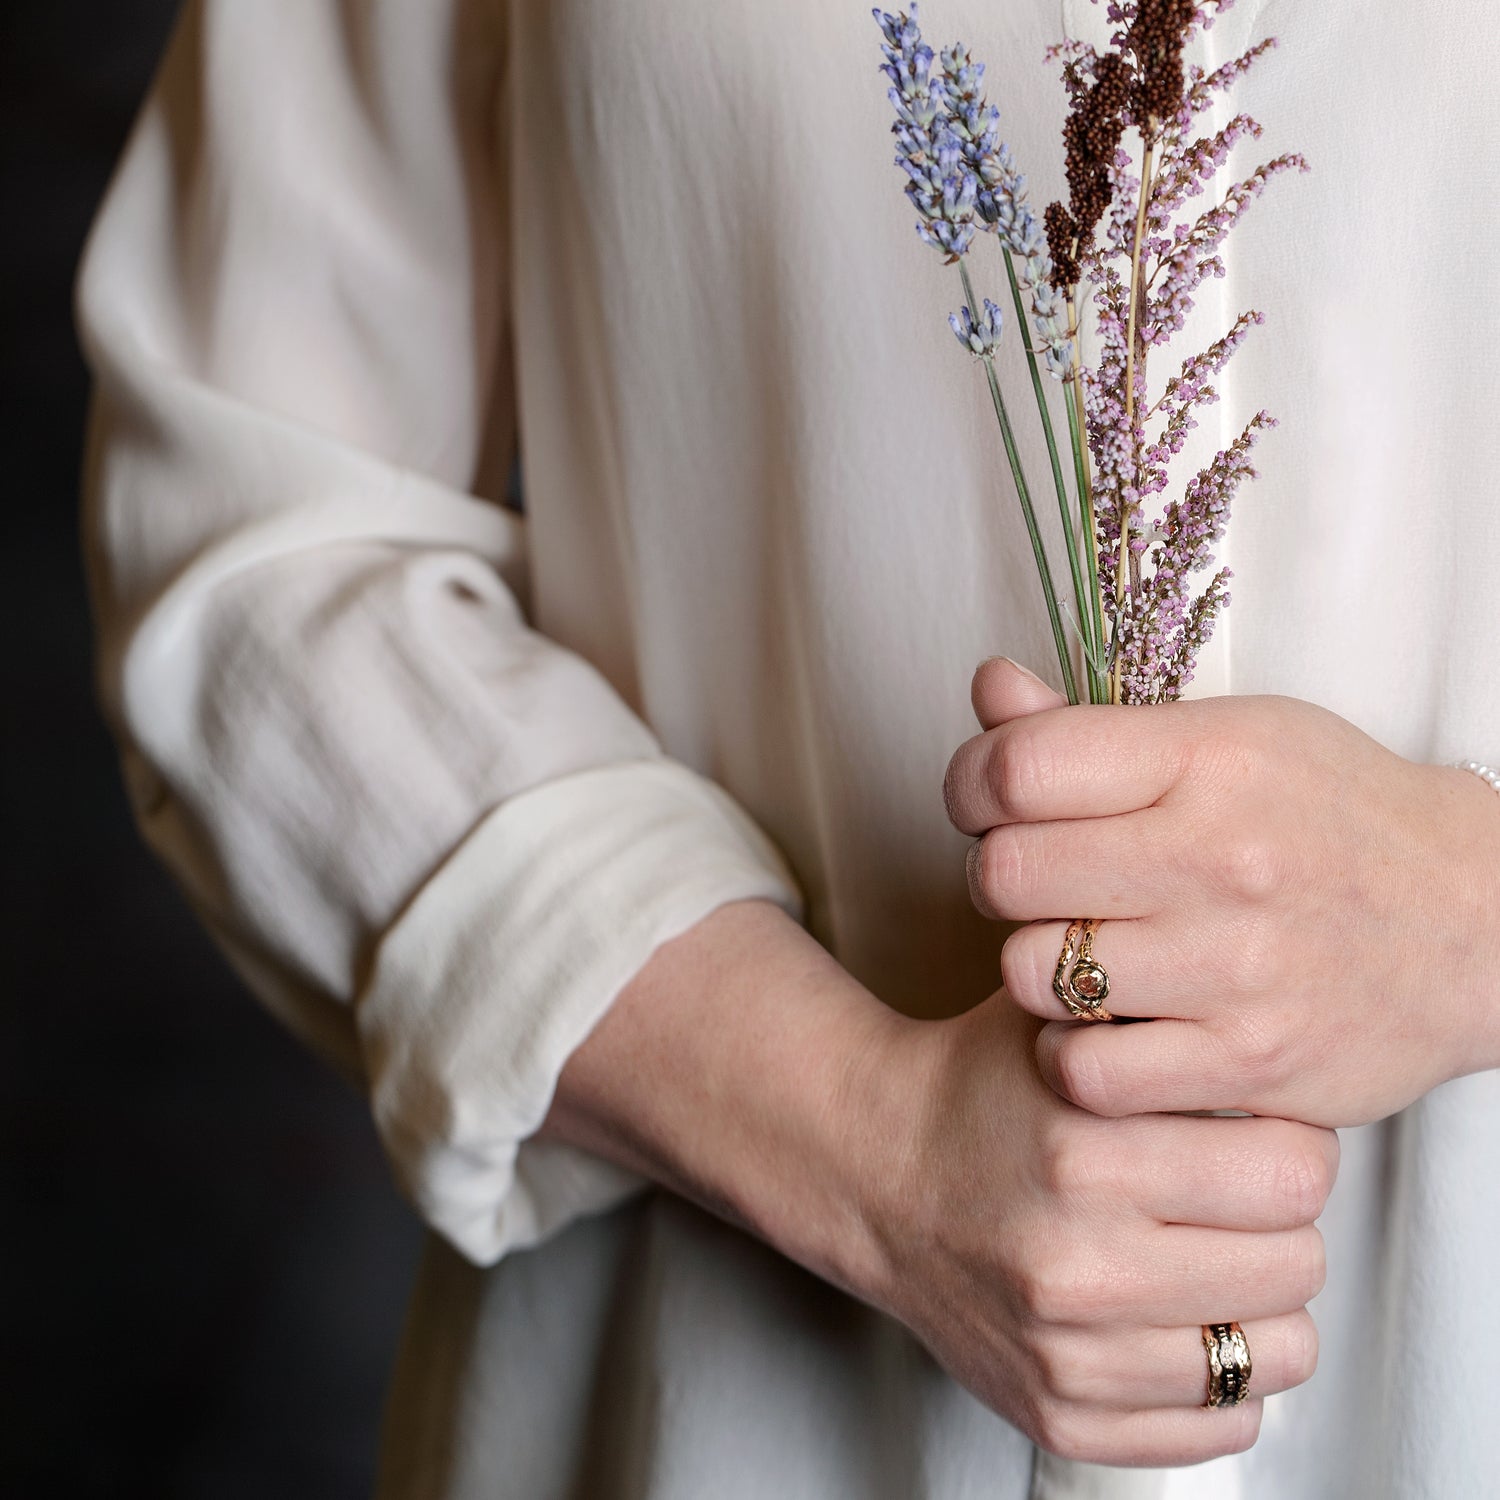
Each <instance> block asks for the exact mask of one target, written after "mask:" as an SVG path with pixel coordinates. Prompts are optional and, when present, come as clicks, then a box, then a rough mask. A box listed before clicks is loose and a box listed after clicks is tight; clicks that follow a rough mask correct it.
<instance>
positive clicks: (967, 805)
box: [943, 703, 1192, 836]
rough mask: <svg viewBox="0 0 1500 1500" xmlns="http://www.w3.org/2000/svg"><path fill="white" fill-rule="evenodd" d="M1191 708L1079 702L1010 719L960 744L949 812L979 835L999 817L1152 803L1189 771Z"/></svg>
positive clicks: (948, 785) (1097, 814)
mask: <svg viewBox="0 0 1500 1500" xmlns="http://www.w3.org/2000/svg"><path fill="white" fill-rule="evenodd" d="M1191 706H1192V705H1179V704H1174V703H1164V704H1156V705H1153V706H1152V708H1151V711H1150V712H1142V711H1141V710H1140V709H1138V708H1114V707H1109V706H1107V705H1102V704H1101V705H1097V706H1091V705H1087V704H1080V705H1078V706H1077V707H1069V708H1057V709H1047V710H1042V711H1040V712H1036V713H1031V714H1027V715H1026V716H1024V717H1022V718H1016V719H1010V720H1008V721H1007V722H1006V723H1004V724H1001V725H1000V726H999V727H998V728H995V729H990V730H986V731H985V733H983V734H981V735H976V736H975V737H974V738H973V739H971V740H968V741H966V742H965V743H964V744H962V745H960V746H959V748H958V751H957V753H956V754H955V755H954V757H953V759H952V760H951V761H950V762H949V764H948V774H947V778H946V780H945V782H944V786H943V795H944V799H945V802H946V804H947V808H948V816H949V817H950V818H951V819H952V821H953V825H954V827H956V828H957V829H958V830H959V831H960V832H962V833H967V834H971V835H975V836H977V835H979V834H981V833H983V832H984V831H985V830H986V829H989V828H994V827H996V826H997V825H999V824H1002V823H1035V822H1048V821H1052V820H1055V819H1059V818H1101V817H1108V816H1109V815H1110V814H1112V813H1125V812H1133V811H1135V810H1136V809H1137V808H1142V807H1149V806H1151V804H1152V803H1153V802H1155V801H1157V799H1158V798H1160V797H1161V796H1163V795H1164V794H1165V793H1166V792H1167V791H1168V790H1169V789H1170V788H1171V787H1172V786H1173V785H1174V784H1175V783H1176V782H1177V780H1178V779H1179V777H1180V776H1181V774H1182V770H1183V766H1184V763H1185V759H1186V755H1187V748H1186V747H1187V739H1186V736H1185V735H1184V734H1183V733H1182V723H1183V720H1182V716H1181V715H1180V714H1179V713H1177V712H1175V710H1176V709H1178V708H1180V707H1191Z"/></svg>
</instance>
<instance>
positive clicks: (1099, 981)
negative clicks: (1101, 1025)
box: [1052, 917, 1114, 1021]
mask: <svg viewBox="0 0 1500 1500" xmlns="http://www.w3.org/2000/svg"><path fill="white" fill-rule="evenodd" d="M1098 930H1099V923H1098V920H1097V919H1096V918H1094V917H1089V918H1088V919H1087V920H1086V921H1080V920H1078V919H1076V918H1075V919H1074V920H1073V921H1071V922H1069V923H1068V931H1067V935H1066V936H1065V937H1064V938H1063V945H1062V952H1061V953H1060V954H1059V955H1058V958H1057V968H1056V969H1054V970H1053V973H1052V993H1053V994H1054V995H1056V996H1057V998H1058V999H1059V1000H1061V1001H1062V1003H1063V1004H1064V1005H1066V1006H1067V1007H1068V1011H1069V1013H1070V1014H1071V1015H1073V1016H1075V1017H1077V1019H1078V1020H1080V1021H1113V1020H1114V1017H1113V1016H1112V1015H1110V1013H1109V1012H1108V1011H1107V1010H1106V1009H1105V1008H1104V1002H1105V1000H1107V999H1108V998H1109V973H1108V971H1107V970H1106V969H1105V967H1104V965H1103V964H1101V963H1100V962H1099V960H1098V959H1096V958H1095V957H1094V934H1095V933H1096V932H1097V931H1098Z"/></svg>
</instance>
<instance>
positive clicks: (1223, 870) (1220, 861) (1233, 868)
mask: <svg viewBox="0 0 1500 1500" xmlns="http://www.w3.org/2000/svg"><path fill="white" fill-rule="evenodd" d="M1213 864H1214V873H1215V875H1216V877H1217V882H1218V884H1219V886H1220V888H1221V889H1222V890H1223V891H1224V892H1225V894H1227V895H1228V896H1230V897H1232V898H1233V899H1235V900H1237V901H1241V902H1244V903H1245V904H1246V905H1250V906H1259V905H1263V904H1264V903H1266V902H1268V901H1270V900H1272V899H1273V898H1274V897H1275V896H1276V895H1277V894H1278V893H1279V892H1280V891H1281V890H1282V888H1283V887H1284V886H1285V884H1286V876H1287V870H1286V857H1285V855H1284V854H1283V852H1282V850H1281V848H1280V846H1279V845H1278V844H1277V843H1276V842H1275V841H1274V840H1273V839H1270V838H1267V837H1265V836H1263V835H1260V834H1241V835H1238V836H1235V837H1232V838H1227V839H1226V840H1225V841H1224V842H1223V843H1222V844H1221V845H1219V847H1218V848H1217V849H1216V850H1215V852H1214V856H1213Z"/></svg>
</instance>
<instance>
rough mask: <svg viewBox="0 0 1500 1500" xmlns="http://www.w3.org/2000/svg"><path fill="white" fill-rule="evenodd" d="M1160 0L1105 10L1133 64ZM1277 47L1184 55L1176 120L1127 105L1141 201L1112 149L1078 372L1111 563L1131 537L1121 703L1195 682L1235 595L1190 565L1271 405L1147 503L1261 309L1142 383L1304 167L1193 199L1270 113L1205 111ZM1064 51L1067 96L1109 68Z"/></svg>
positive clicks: (1214, 533) (1088, 251) (1201, 561)
mask: <svg viewBox="0 0 1500 1500" xmlns="http://www.w3.org/2000/svg"><path fill="white" fill-rule="evenodd" d="M1163 3H1164V0H1139V3H1112V4H1110V6H1109V15H1110V19H1111V20H1112V21H1114V22H1115V23H1116V24H1117V26H1118V28H1119V29H1118V30H1117V32H1116V34H1115V37H1114V47H1115V48H1116V49H1117V50H1116V52H1115V53H1114V54H1113V55H1115V56H1119V55H1120V51H1119V49H1126V52H1125V55H1126V58H1127V62H1128V63H1129V65H1130V66H1131V68H1132V69H1133V70H1135V72H1136V73H1137V74H1138V75H1139V74H1140V73H1141V72H1142V71H1143V69H1144V68H1145V67H1146V64H1145V63H1144V62H1143V61H1142V59H1140V58H1138V57H1132V56H1131V55H1130V54H1129V51H1128V49H1129V46H1130V39H1131V37H1132V35H1133V28H1135V26H1136V23H1137V20H1138V17H1147V12H1148V11H1150V10H1152V9H1153V6H1160V5H1161V4H1163ZM1232 3H1233V0H1219V3H1217V4H1215V5H1213V6H1212V9H1210V7H1209V6H1203V5H1200V6H1197V7H1195V8H1193V9H1192V11H1191V19H1190V21H1189V22H1188V24H1187V26H1186V29H1185V31H1184V40H1186V38H1187V37H1189V36H1191V35H1192V33H1193V32H1194V31H1195V30H1197V29H1199V28H1206V27H1208V26H1210V25H1211V24H1212V21H1213V16H1214V15H1216V14H1218V13H1221V12H1222V11H1224V10H1227V9H1228V7H1229V5H1230V4H1232ZM1184 13H1186V12H1184ZM1147 19H1149V17H1147ZM1274 46H1275V39H1274V38H1268V39H1266V40H1265V41H1262V42H1260V43H1258V44H1256V45H1255V46H1254V47H1251V48H1250V49H1249V50H1248V51H1246V52H1245V53H1243V54H1242V55H1241V56H1239V57H1237V58H1235V59H1233V60H1232V61H1231V62H1228V63H1226V64H1224V65H1223V66H1222V67H1220V68H1218V69H1216V70H1215V71H1214V72H1212V73H1209V72H1206V71H1205V70H1204V69H1203V68H1201V67H1196V66H1191V67H1187V68H1185V69H1184V70H1183V72H1182V80H1183V88H1182V92H1181V96H1180V98H1181V103H1180V107H1179V108H1178V109H1177V111H1176V112H1175V114H1172V115H1170V116H1169V117H1167V118H1164V119H1160V120H1155V119H1153V120H1149V121H1148V120H1144V119H1137V118H1135V116H1134V115H1133V114H1132V113H1131V111H1130V109H1129V108H1127V110H1126V116H1125V119H1126V124H1127V125H1129V126H1133V127H1134V128H1135V129H1136V130H1137V131H1138V132H1140V135H1141V137H1142V139H1143V140H1144V141H1145V142H1146V144H1147V145H1148V146H1149V147H1150V152H1149V154H1148V156H1147V161H1148V162H1149V163H1150V164H1151V178H1150V182H1149V183H1148V185H1147V188H1146V194H1145V200H1144V202H1142V201H1141V179H1140V169H1139V167H1138V164H1137V162H1136V159H1135V158H1134V157H1133V156H1132V155H1131V154H1130V152H1128V151H1127V150H1125V149H1124V148H1123V147H1119V148H1116V149H1115V150H1114V151H1113V152H1112V154H1111V158H1110V160H1109V162H1108V170H1109V175H1110V182H1111V188H1112V193H1111V202H1110V207H1109V210H1108V212H1107V214H1106V215H1105V217H1104V219H1103V222H1102V223H1101V225H1100V229H1099V233H1098V235H1097V237H1096V239H1095V241H1094V243H1093V244H1092V245H1091V246H1086V247H1084V248H1083V253H1082V255H1081V256H1080V263H1081V266H1082V270H1083V274H1084V276H1085V277H1086V279H1087V280H1088V282H1089V284H1090V286H1091V288H1092V293H1093V305H1094V311H1095V314H1096V319H1097V326H1098V332H1099V338H1100V355H1099V358H1098V360H1097V361H1096V363H1095V364H1094V366H1093V368H1091V369H1089V370H1086V371H1085V372H1084V380H1085V394H1086V403H1085V404H1086V410H1087V417H1088V436H1089V445H1090V449H1091V452H1092V456H1093V461H1094V475H1095V480H1094V503H1095V514H1096V517H1097V523H1098V545H1099V562H1100V573H1101V576H1102V577H1104V578H1105V579H1113V578H1114V577H1115V576H1116V568H1117V566H1118V559H1119V549H1120V546H1121V540H1122V532H1123V534H1124V543H1125V546H1126V547H1127V549H1128V555H1127V564H1126V566H1127V575H1128V586H1127V588H1126V591H1125V597H1124V600H1123V603H1122V605H1121V607H1120V608H1119V611H1118V615H1119V618H1118V622H1117V625H1116V632H1115V646H1116V651H1117V653H1118V657H1117V659H1118V662H1119V679H1120V701H1122V702H1126V703H1154V702H1162V701H1165V700H1168V699H1171V698H1175V697H1177V696H1178V695H1179V694H1180V693H1181V691H1182V689H1183V688H1184V687H1185V686H1186V685H1187V683H1188V682H1190V681H1191V680H1192V675H1193V670H1194V666H1195V664H1196V661H1197V657H1198V653H1199V652H1200V651H1201V650H1202V648H1203V646H1204V645H1205V644H1206V642H1207V641H1208V638H1209V636H1210V635H1211V634H1212V631H1213V625H1214V621H1215V619H1216V618H1217V616H1218V614H1219V612H1220V610H1222V609H1223V607H1224V606H1225V605H1226V604H1227V603H1228V602H1229V596H1228V593H1227V592H1226V591H1225V583H1226V581H1227V579H1228V576H1229V575H1228V573H1227V571H1220V572H1219V573H1218V574H1216V575H1215V576H1214V577H1213V579H1212V580H1211V582H1210V583H1209V584H1208V586H1207V588H1206V589H1205V590H1204V591H1203V592H1202V593H1201V594H1199V595H1198V596H1197V597H1196V598H1194V597H1193V596H1192V586H1193V575H1195V574H1197V573H1199V572H1200V571H1201V570H1203V569H1205V568H1207V567H1208V566H1209V565H1210V564H1211V563H1212V561H1213V557H1214V554H1213V547H1214V546H1215V544H1216V543H1217V542H1218V541H1219V539H1220V538H1221V537H1222V536H1223V534H1224V528H1225V526H1226V525H1227V523H1228V519H1229V508H1230V501H1231V499H1232V497H1233V495H1234V492H1235V491H1236V489H1237V488H1238V487H1239V484H1240V483H1241V481H1242V480H1244V479H1245V478H1247V477H1250V476H1251V475H1253V473H1254V470H1253V469H1252V468H1251V467H1250V462H1249V454H1250V451H1251V449H1252V448H1253V446H1254V444H1255V441H1256V439H1257V438H1258V437H1259V435H1260V433H1261V432H1262V431H1263V430H1264V429H1265V428H1266V427H1268V426H1272V425H1274V423H1273V422H1272V419H1271V418H1270V417H1269V416H1267V414H1266V413H1264V412H1262V413H1260V414H1259V415H1258V416H1256V417H1255V418H1254V419H1253V420H1252V421H1251V422H1250V423H1249V425H1248V426H1247V427H1246V428H1245V430H1244V431H1243V432H1242V433H1241V434H1240V436H1239V438H1238V439H1236V441H1235V442H1234V443H1233V444H1232V445H1231V446H1230V447H1229V448H1228V449H1226V450H1225V451H1224V452H1222V453H1220V454H1219V455H1218V456H1217V457H1216V458H1215V459H1214V460H1213V462H1212V463H1210V464H1209V465H1208V466H1207V467H1206V468H1204V469H1203V470H1202V471H1201V472H1199V473H1198V474H1197V475H1196V477H1194V478H1193V479H1192V481H1191V482H1190V483H1189V484H1188V485H1187V486H1186V489H1185V491H1184V493H1183V496H1182V498H1181V499H1180V500H1174V501H1172V502H1171V503H1170V504H1168V505H1167V506H1166V508H1165V510H1164V511H1163V512H1162V514H1161V515H1160V516H1159V517H1158V518H1156V520H1155V521H1154V522H1153V523H1151V524H1149V525H1148V523H1147V518H1146V505H1147V502H1148V501H1149V500H1150V499H1151V498H1152V497H1153V496H1155V495H1158V494H1161V493H1162V492H1164V491H1165V490H1166V489H1167V488H1168V486H1169V483H1170V475H1171V467H1172V463H1173V460H1174V459H1175V458H1176V457H1177V455H1178V454H1179V453H1180V452H1181V451H1182V448H1183V446H1184V444H1185V443H1186V441H1187V438H1188V434H1189V433H1190V432H1191V431H1192V430H1193V428H1194V427H1195V426H1196V425H1197V418H1196V413H1197V412H1198V411H1199V410H1200V409H1201V408H1202V407H1204V406H1207V405H1209V404H1211V403H1213V402H1215V401H1217V400H1218V397H1219V393H1218V390H1217V389H1216V387H1215V386H1214V384H1213V380H1214V378H1215V377H1216V376H1217V375H1218V374H1219V373H1220V372H1221V371H1222V369H1223V368H1224V366H1225V364H1226V363H1227V362H1228V361H1229V359H1230V358H1231V357H1232V356H1233V355H1234V353H1235V352H1236V350H1237V349H1238V348H1239V347H1240V345H1241V344H1242V343H1243V342H1244V340H1245V338H1246V337H1247V336H1248V335H1249V333H1250V331H1251V329H1253V328H1254V327H1256V326H1257V325H1258V324H1260V323H1261V322H1262V321H1263V320H1262V316H1261V314H1260V313H1258V312H1253V311H1252V312H1246V313H1242V314H1241V315H1240V316H1239V317H1238V318H1237V319H1236V320H1235V322H1234V324H1233V326H1232V327H1231V328H1230V329H1229V331H1228V332H1227V333H1225V334H1224V335H1223V336H1222V337H1221V338H1220V339H1218V340H1217V341H1216V342H1215V343H1214V344H1213V345H1211V346H1210V347H1209V348H1208V349H1207V350H1205V351H1204V352H1203V353H1201V354H1197V355H1193V356H1191V357H1189V358H1188V359H1186V360H1184V361H1183V362H1182V365H1181V368H1180V370H1179V372H1178V373H1177V374H1176V375H1174V376H1172V378H1171V379H1170V380H1168V381H1167V383H1166V385H1165V387H1164V389H1163V390H1162V391H1161V393H1160V394H1159V395H1158V396H1157V398H1156V399H1155V401H1154V402H1153V401H1152V400H1151V399H1150V397H1149V393H1148V378H1147V369H1148V365H1149V363H1150V356H1151V354H1152V352H1153V351H1154V350H1156V349H1159V348H1162V347H1163V346H1165V345H1166V344H1168V343H1169V342H1170V341H1171V340H1172V338H1173V337H1174V336H1175V335H1177V334H1179V333H1180V332H1181V331H1182V329H1183V327H1184V325H1185V322H1186V319H1187V315H1188V313H1189V312H1190V311H1191V310H1192V307H1193V304H1194V299H1195V297H1196V295H1197V293H1198V290H1199V288H1200V287H1201V286H1202V285H1203V283H1204V282H1205V281H1207V280H1208V279H1209V278H1211V277H1222V276H1223V275H1224V269H1225V268H1224V260H1223V255H1222V247H1223V243H1224V240H1225V238H1226V236H1227V235H1228V234H1229V232H1230V231H1231V230H1232V229H1233V228H1234V227H1235V225H1237V224H1238V223H1239V222H1240V220H1241V219H1242V218H1243V217H1244V215H1245V213H1246V211H1247V210H1248V209H1249V207H1250V205H1251V204H1252V203H1253V202H1254V201H1255V200H1256V198H1258V197H1259V196H1260V194H1261V193H1262V192H1263V191H1264V189H1265V187H1266V185H1267V184H1268V183H1269V182H1270V181H1271V180H1272V179H1273V178H1275V177H1278V176H1280V175H1281V174H1282V173H1285V172H1288V171H1291V170H1293V169H1298V170H1302V171H1306V170H1307V163H1306V161H1305V160H1304V159H1303V158H1302V156H1301V155H1300V154H1298V153H1296V152H1290V153H1287V154H1284V155H1281V156H1277V157H1274V158H1272V159H1271V160H1270V161H1267V162H1265V163H1263V164H1262V165H1260V166H1258V167H1256V168H1255V170H1254V171H1252V172H1250V173H1249V174H1247V175H1246V176H1244V177H1242V178H1239V179H1238V180H1236V181H1234V182H1233V183H1232V184H1231V185H1230V186H1229V187H1228V188H1226V189H1224V190H1223V191H1222V192H1221V193H1220V194H1219V195H1218V196H1216V197H1214V198H1212V199H1211V201H1210V202H1209V204H1208V206H1207V207H1199V206H1198V201H1199V200H1200V199H1203V198H1205V197H1206V196H1207V195H1209V193H1210V190H1211V189H1212V187H1213V185H1214V179H1215V177H1216V176H1217V175H1218V173H1219V172H1220V171H1221V170H1222V169H1223V168H1224V167H1225V166H1226V165H1227V164H1228V162H1229V158H1230V153H1231V152H1232V151H1233V150H1234V148H1235V147H1236V146H1237V145H1238V144H1240V143H1241V142H1242V141H1247V140H1255V139H1257V138H1258V137H1259V136H1260V134H1261V127H1260V125H1259V124H1258V123H1257V122H1256V121H1255V120H1253V119H1252V118H1251V117H1250V116H1249V115H1246V114H1236V115H1234V116H1233V117H1232V118H1231V119H1230V120H1229V121H1228V122H1227V123H1226V124H1224V125H1223V126H1221V127H1220V128H1219V129H1217V130H1213V131H1208V132H1202V133H1198V132H1197V131H1196V129H1195V126H1196V122H1197V121H1198V120H1199V118H1200V117H1201V116H1202V115H1203V114H1205V113H1206V112H1207V111H1208V110H1209V109H1210V108H1211V107H1212V106H1213V104H1214V103H1215V101H1216V99H1217V98H1218V97H1219V96H1220V95H1221V94H1222V93H1223V92H1224V91H1225V90H1226V89H1228V88H1229V87H1230V86H1231V85H1233V84H1234V83H1235V82H1236V81H1237V80H1238V79H1240V78H1241V77H1243V76H1244V74H1245V73H1246V72H1248V71H1249V69H1250V68H1251V67H1252V66H1253V65H1254V63H1255V62H1256V60H1257V59H1258V58H1260V57H1261V56H1263V55H1264V54H1265V53H1266V52H1267V51H1269V50H1270V49H1271V48H1272V47H1274ZM1056 55H1058V56H1059V57H1061V58H1062V59H1063V62H1064V70H1063V77H1064V83H1065V86H1066V87H1067V88H1068V90H1069V93H1070V95H1071V96H1072V97H1073V98H1074V99H1075V100H1076V99H1078V98H1080V97H1081V96H1083V95H1085V94H1086V92H1087V90H1088V88H1089V87H1090V80H1091V79H1092V78H1094V77H1095V76H1096V75H1097V73H1098V70H1099V68H1100V66H1101V56H1100V54H1098V53H1096V52H1094V51H1093V50H1092V49H1090V48H1088V47H1086V46H1082V45H1080V44H1077V43H1070V44H1067V45H1066V46H1065V47H1064V48H1061V49H1056ZM1108 55H1110V54H1106V56H1108ZM1157 92H1158V94H1159V93H1160V90H1158V91H1157ZM1132 296H1133V297H1134V302H1135V308H1134V311H1135V319H1134V329H1133V338H1134V344H1133V348H1132V344H1131V338H1132V329H1131V302H1132Z"/></svg>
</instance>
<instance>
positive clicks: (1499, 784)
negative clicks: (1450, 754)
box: [1454, 760, 1500, 792]
mask: <svg viewBox="0 0 1500 1500" xmlns="http://www.w3.org/2000/svg"><path fill="white" fill-rule="evenodd" d="M1454 765H1456V766H1457V767H1458V769H1459V770H1460V771H1472V772H1473V773H1474V774H1475V775H1476V776H1477V777H1479V779H1480V780H1481V781H1487V782H1488V783H1489V784H1490V786H1492V787H1493V788H1494V789H1495V790H1496V791H1497V792H1500V771H1497V770H1496V769H1495V768H1494V766H1482V765H1480V764H1479V762H1478V761H1477V760H1459V761H1454Z"/></svg>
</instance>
